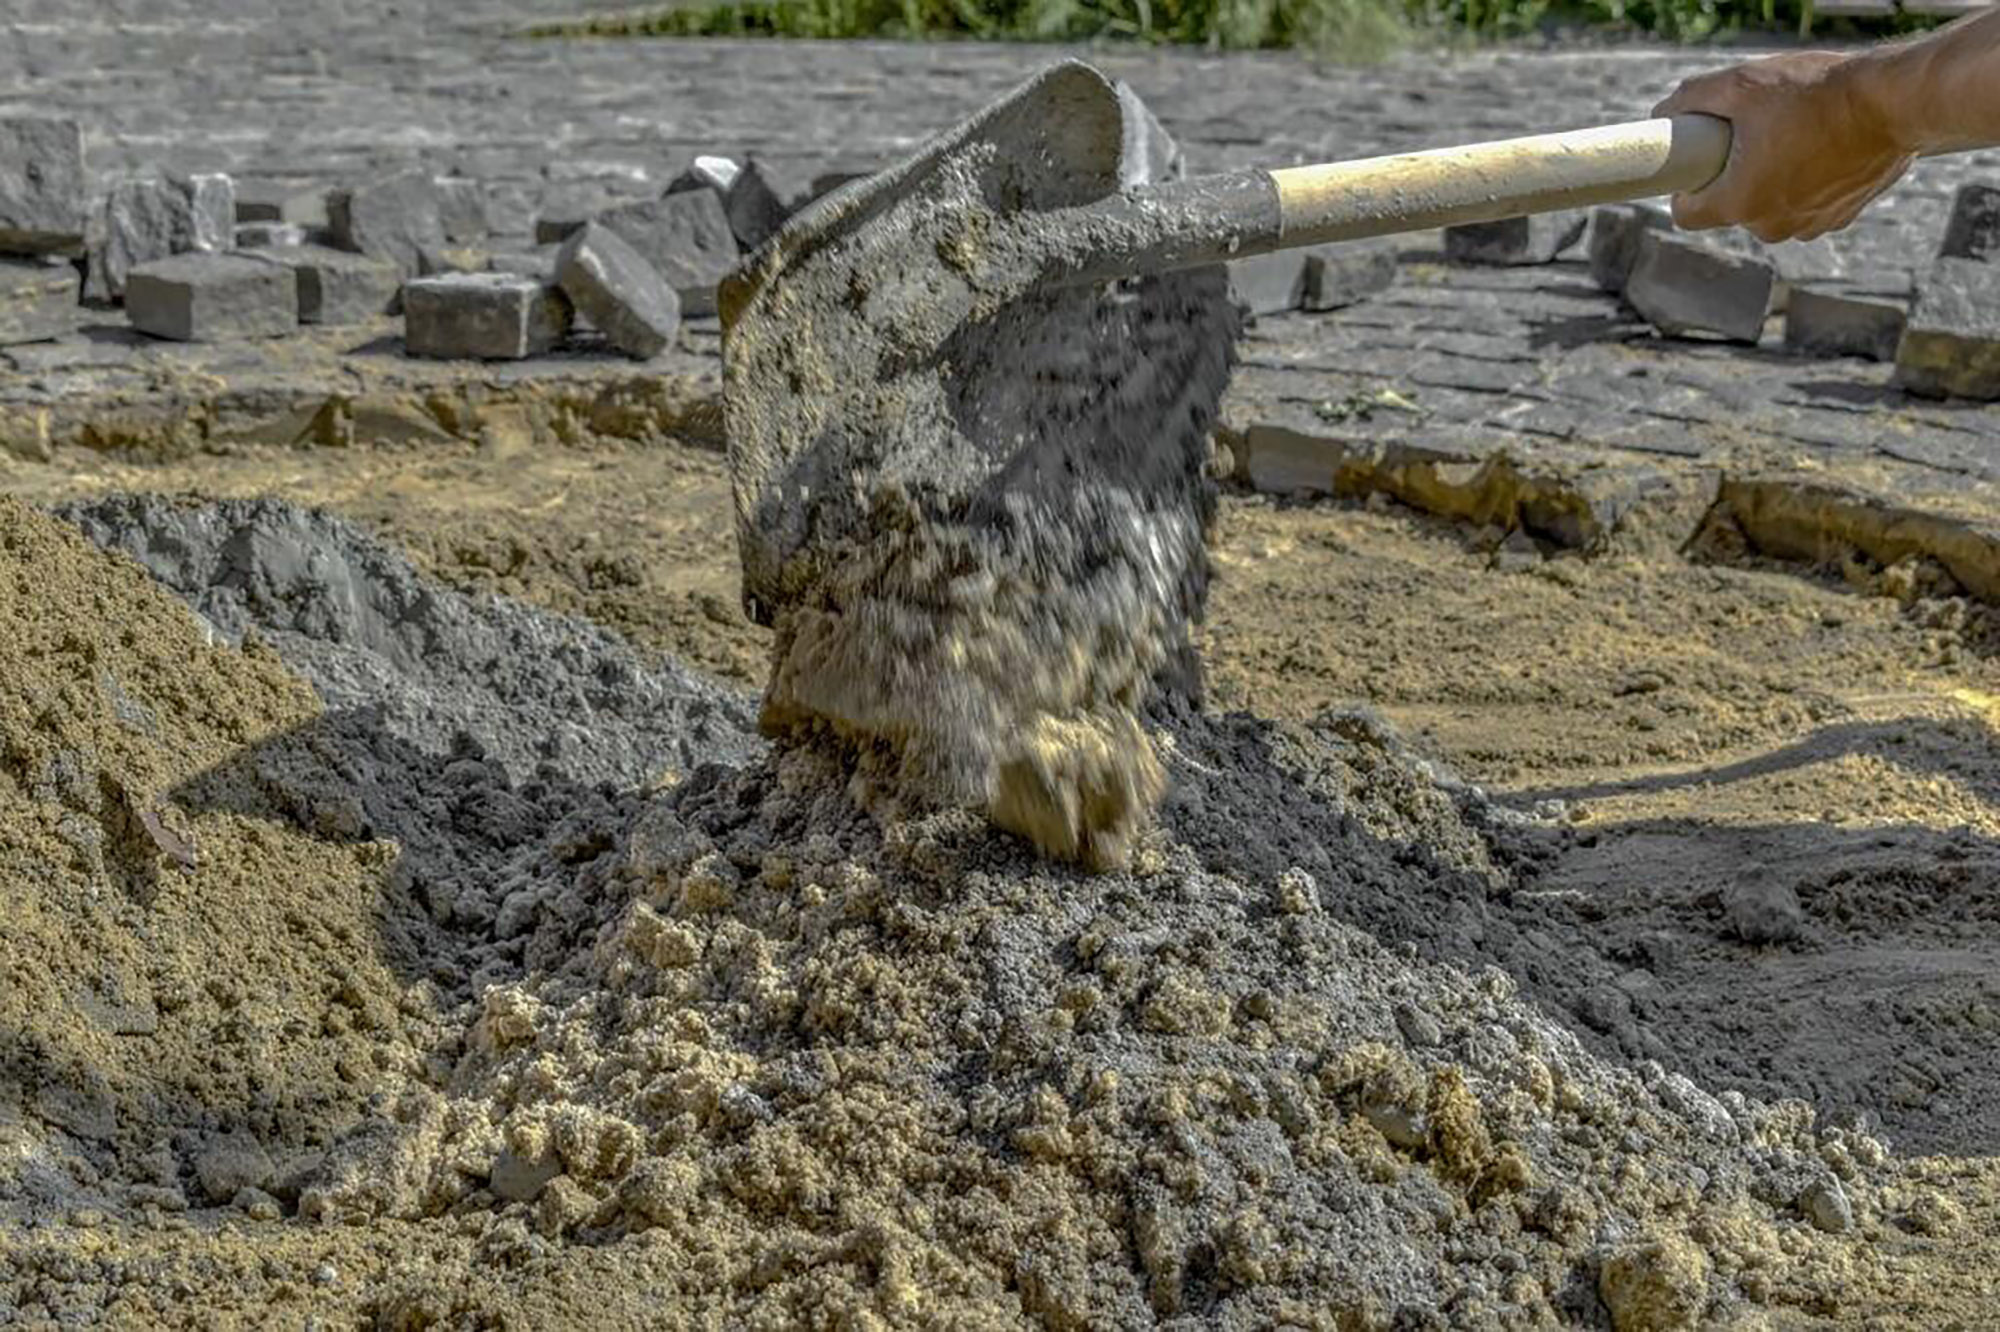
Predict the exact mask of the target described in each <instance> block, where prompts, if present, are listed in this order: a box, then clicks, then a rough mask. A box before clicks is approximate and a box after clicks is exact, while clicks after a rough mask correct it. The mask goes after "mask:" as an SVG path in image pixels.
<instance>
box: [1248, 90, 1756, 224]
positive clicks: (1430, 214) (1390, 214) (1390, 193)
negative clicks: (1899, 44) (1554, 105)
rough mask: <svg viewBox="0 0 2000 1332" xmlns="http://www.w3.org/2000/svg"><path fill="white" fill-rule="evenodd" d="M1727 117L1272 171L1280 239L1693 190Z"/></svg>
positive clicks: (1717, 163)
mask: <svg viewBox="0 0 2000 1332" xmlns="http://www.w3.org/2000/svg"><path fill="white" fill-rule="evenodd" d="M1730 138H1731V135H1730V127H1729V122H1728V121H1726V120H1719V119H1717V118H1715V117H1714V116H1702V115H1686V116H1675V117H1673V118H1672V119H1670V120H1668V119H1661V120H1639V121H1633V122H1631V123H1629V124H1624V125H1605V126H1601V127H1599V128H1595V129H1583V130H1571V131H1569V132H1567V133H1562V134H1539V135H1535V136H1533V137H1530V138H1525V139H1503V140H1500V141H1499V142H1496V143H1478V144H1471V145H1469V146H1466V147H1461V148H1436V149H1432V150H1430V151H1427V152H1419V153H1400V154H1396V155H1394V156H1390V157H1371V158H1365V159H1363V160H1361V161H1356V162H1332V163H1327V164H1325V165H1320V166H1300V167H1286V168H1283V169H1281V170H1277V171H1272V172H1271V173H1269V174H1270V177H1271V182H1272V184H1273V185H1274V186H1276V188H1277V192H1278V211H1279V221H1278V231H1279V242H1280V246H1279V247H1280V248H1286V249H1289V248H1291V247H1292V246H1295V245H1317V244H1320V243H1322V242H1325V241H1340V240H1359V239H1362V238H1363V237H1367V236H1383V235H1390V234H1393V233H1396V232H1403V231H1423V230H1429V229H1430V228H1432V227H1445V226H1454V225H1457V224H1460V223H1466V222H1495V221H1499V220H1500V219H1502V218H1509V217H1523V216H1526V215H1528V214H1530V213H1552V212H1556V211H1559V210H1561V209H1565V208H1581V207H1585V206H1587V205H1590V204H1602V203H1618V202H1622V201H1624V200H1627V199H1645V198H1650V197H1652V196H1654V195H1659V194H1678V193H1680V192H1682V191H1685V190H1698V189H1700V188H1701V187H1703V186H1704V185H1707V184H1708V183H1709V182H1710V181H1712V180H1714V179H1715V178H1716V177H1717V176H1719V175H1721V174H1722V169H1723V167H1724V166H1726V165H1727V164H1728V162H1729V146H1730Z"/></svg>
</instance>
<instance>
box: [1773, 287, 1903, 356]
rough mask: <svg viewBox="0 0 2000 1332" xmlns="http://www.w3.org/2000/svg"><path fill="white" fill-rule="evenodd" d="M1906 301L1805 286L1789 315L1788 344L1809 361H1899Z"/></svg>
mask: <svg viewBox="0 0 2000 1332" xmlns="http://www.w3.org/2000/svg"><path fill="white" fill-rule="evenodd" d="M1909 313H1910V302H1909V298H1908V297H1906V296H1895V295H1890V294H1887V293H1883V292H1875V291H1867V290H1864V289H1862V288H1858V287H1850V286H1803V287H1796V288H1794V289H1793V291H1792V299H1791V305H1790V308H1789V309H1787V311H1786V312H1785V345H1786V346H1787V347H1789V348H1791V349H1792V350H1793V351H1796V352H1800V353H1802V354H1804V355H1807V356H1861V357H1866V358H1867V359H1869V360H1871V361H1893V360H1895V359H1896V347H1897V344H1898V343H1900V342H1901V341H1902V339H1903V325H1904V324H1905V323H1906V322H1907V321H1908V319H1909Z"/></svg>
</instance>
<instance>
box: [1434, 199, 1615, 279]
mask: <svg viewBox="0 0 2000 1332" xmlns="http://www.w3.org/2000/svg"><path fill="white" fill-rule="evenodd" d="M1588 220H1589V219H1588V217H1587V216H1586V215H1585V214H1584V213H1581V212H1566V213H1537V214H1535V215H1534V216H1533V217H1509V218H1503V219H1502V220H1500V221H1498V222H1471V223H1467V224H1465V225H1463V226H1456V227H1446V228H1445V229H1444V257H1445V258H1446V259H1447V260H1449V261H1450V262H1452V263H1454V264H1485V265H1497V266H1501V267H1520V266H1523V265H1528V264H1550V263H1554V262H1555V260H1556V256H1557V255H1559V254H1561V253H1562V252H1563V251H1564V250H1567V249H1568V248H1569V247H1570V246H1572V245H1574V244H1576V242H1577V240H1578V239H1579V238H1581V237H1582V235H1583V228H1584V225H1585V223H1586V222H1587V221H1588Z"/></svg>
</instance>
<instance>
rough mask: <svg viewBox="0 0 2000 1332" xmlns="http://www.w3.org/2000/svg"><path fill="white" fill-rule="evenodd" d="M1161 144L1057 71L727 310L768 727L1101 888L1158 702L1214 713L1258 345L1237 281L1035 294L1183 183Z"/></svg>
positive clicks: (786, 248) (787, 235) (787, 247)
mask: <svg viewBox="0 0 2000 1332" xmlns="http://www.w3.org/2000/svg"><path fill="white" fill-rule="evenodd" d="M1148 127H1150V129H1151V132H1148ZM1149 142H1151V143H1155V144H1156V145H1158V144H1159V136H1158V134H1157V125H1156V123H1155V122H1153V121H1152V120H1151V117H1150V114H1149V113H1148V112H1147V111H1146V110H1145V108H1144V107H1143V106H1142V105H1140V103H1139V102H1138V99H1137V98H1136V96H1134V95H1131V94H1129V93H1127V94H1124V95H1121V94H1120V92H1119V91H1118V90H1117V89H1116V88H1115V87H1114V86H1113V85H1112V84H1110V83H1108V82H1106V81H1105V79H1104V78H1103V77H1102V76H1101V75H1099V74H1097V73H1096V72H1095V71H1093V70H1091V69H1089V68H1088V67H1086V66H1083V65H1079V64H1067V65H1060V66H1057V67H1055V68H1053V69H1051V70H1049V71H1047V72H1046V73H1044V74H1042V75H1039V76H1037V78H1035V79H1034V80H1032V81H1031V82H1030V83H1029V84H1027V85H1024V86H1023V88H1021V89H1019V90H1017V91H1016V92H1015V93H1014V94H1012V95H1011V96H1010V97H1009V98H1007V99H1004V100H1003V101H1001V102H999V103H997V104H996V105H995V106H994V107H993V108H991V109H989V110H987V111H985V112H982V113H981V114H980V115H979V116H977V117H975V118H974V119H972V120H971V121H968V122H967V123H966V124H964V125H962V126H960V127H959V128H957V129H955V130H953V131H951V132H949V133H947V134H945V135H942V136H940V137H939V138H938V139H937V140H936V141H934V142H933V143H931V144H929V145H927V146H926V147H925V148H924V150H922V151H921V152H919V153H918V154H917V155H916V156H914V157H913V158H911V159H910V161H909V162H907V163H904V164H902V165H900V166H898V167H896V168H894V169H892V170H891V171H888V172H885V173H884V174H883V175H882V176H881V177H878V178H876V179H874V180H871V181H868V182H866V183H864V184H861V185H857V186H852V187H850V188H849V189H847V190H845V191H842V192H839V193H836V194H834V195H832V196H830V197H829V198H827V199H824V200H822V201H820V202H819V203H816V204H814V205H812V206H811V207H809V208H808V209H807V210H806V211H805V212H804V213H803V214H801V215H800V216H799V217H798V218H795V219H794V220H793V221H792V222H791V223H790V224H788V226H787V228H786V230H785V231H784V232H781V233H780V235H779V236H778V238H777V240H776V242H775V243H774V244H772V245H771V246H769V247H767V248H766V249H764V250H763V251H760V252H759V254H758V255H757V256H756V257H754V258H753V259H752V260H750V261H749V263H748V264H747V265H746V268H745V271H744V273H742V274H739V275H738V276H737V277H735V278H733V279H732V285H731V288H730V289H729V290H726V291H725V293H724V298H723V305H724V310H725V324H726V327H727V333H726V336H725V343H724V355H723V363H724V385H725V390H724V391H725V397H724V410H725V414H726V416H727V420H728V435H729V449H730V465H731V471H732V473H733V475H734V479H735V483H736V507H737V515H738V526H737V537H738V543H739V546H740V548H741V550H742V554H743V570H744V591H745V599H746V602H747V603H748V604H749V605H750V606H751V607H752V610H753V614H754V615H756V616H757V617H758V618H760V619H763V620H765V621H766V622H768V623H770V624H771V625H772V626H773V628H774V630H775V634H776V644H775V647H774V650H773V662H774V665H773V670H772V674H771V680H770V685H769V688H768V690H767V692H766V695H765V703H764V711H763V719H762V720H763V724H764V726H765V728H766V729H767V730H769V731H770V732H772V733H773V734H779V735H784V734H794V733H799V732H801V731H805V730H811V729H822V730H831V731H833V732H834V733H836V734H839V735H841V736H843V737H846V738H848V739H850V740H852V741H854V742H857V743H859V744H862V745H868V746H874V747H877V748H881V749H884V750H887V751H890V752H891V753H893V755H894V766H893V772H888V771H885V776H893V778H894V779H895V780H894V786H895V787H896V792H895V793H894V795H893V796H889V797H888V798H897V799H901V800H902V801H903V802H904V803H906V804H907V803H910V799H911V797H914V798H915V801H916V803H917V804H918V805H919V806H921V805H922V804H926V803H935V802H937V801H938V799H939V798H942V801H943V802H944V803H957V804H963V803H971V804H973V805H976V806H979V807H981V808H984V809H985V810H986V811H987V812H988V813H989V814H990V816H991V817H992V818H993V819H994V821H995V822H996V823H998V824H1000V825H1001V826H1002V827H1005V828H1009V829H1012V830H1014V831H1016V832H1019V833H1021V834H1022V835H1024V836H1026V837H1028V838H1030V839H1031V840H1032V841H1034V842H1035V843H1036V845H1038V846H1039V847H1041V848H1042V849H1043V850H1044V851H1046V852H1047V853H1049V854H1051V855H1054V856H1058V857H1061V858H1064V859H1069V860H1076V861H1080V862H1082V863H1084V864H1086V865H1089V866H1091V867H1094V868H1101V869H1111V868H1120V869H1122V868H1125V867H1127V866H1129V864H1130V862H1131V856H1132V852H1133V849H1134V839H1135V838H1136V836H1137V835H1138V833H1139V831H1140V829H1141V828H1142V827H1143V826H1144V824H1145V822H1146V821H1147V819H1148V818H1149V817H1150V814H1151V812H1152V810H1153V808H1154V806H1155V805H1156V804H1157V803H1158V802H1159V799H1160V797H1161V794H1162V792H1163V790H1164V786H1165V770H1164V768H1163V767H1162V765H1161V763H1160V761H1159V759H1158V757H1157V756H1156V755H1155V754H1154V752H1153V749H1152V746H1151V743H1150V741H1149V740H1148V738H1147V735H1146V732H1145V729H1144V728H1143V726H1142V725H1141V724H1140V721H1139V715H1138V711H1139V709H1140V708H1141V707H1142V706H1143V704H1144V702H1145V700H1146V698H1147V696H1148V695H1149V693H1152V692H1153V691H1155V689H1156V687H1163V688H1164V690H1165V691H1166V692H1167V693H1173V694H1179V695H1181V696H1183V697H1193V696H1195V694H1196V692H1197V690H1196V682H1197V675H1198V671H1197V667H1196V665H1195V662H1194V654H1193V648H1192V646H1191V644H1190V641H1189V630H1190V626H1191V624H1192V623H1193V622H1194V621H1197V620H1198V619H1199V618H1200V615H1201V609H1202V605H1203V603H1204V600H1205V595H1206V589H1207V574H1208V557H1207V552H1206V550H1205V548H1204V545H1203V533H1204V528H1205V527H1206V525H1207V523H1208V521H1209V519H1210V518H1211V517H1212V514H1213V510H1214V487H1213V485H1212V483H1211V482H1210V481H1209V480H1208V478H1207V477H1206V475H1205V471H1204V468H1205V466H1206V464H1207V460H1208V457H1209V452H1210V448H1209V438H1210V434H1211V429H1212V426H1213V424H1214V421H1215V416H1216V410H1217V406H1218V404H1219V402H1220V400H1221V397H1222V392H1223V389H1224V387H1225V386H1226V384H1227V382H1228V377H1229V368H1230V365H1231V362H1232V359H1233V348H1234V346H1235V340H1236V333H1237V331H1238V317H1237V313H1236V311H1235V309H1234V307H1233V306H1232V304H1231V301H1230V295H1229V284H1228V277H1227V274H1226V273H1225V272H1224V270H1223V269H1221V268H1219V267H1216V266H1213V265H1210V266H1207V267H1203V268H1196V269H1192V270H1189V271H1187V272H1177V273H1169V274H1165V275H1161V276H1153V277H1147V278H1144V279H1141V280H1139V281H1136V282H1133V283H1130V284H1127V285H1125V286H1123V287H1111V288H1098V287H1093V286H1082V287H1046V286H1044V285H1043V280H1044V278H1045V276H1046V275H1047V274H1048V273H1050V272H1052V271H1056V270H1058V269H1061V268H1062V267H1063V265H1064V264H1066V263H1071V262H1073V261H1075V260H1076V259H1077V258H1078V256H1088V255H1091V254H1093V253H1095V252H1096V250H1097V248H1098V247H1100V246H1101V245H1102V244H1103V243H1104V242H1103V241H1102V240H1101V239H1099V238H1097V236H1096V233H1095V232H1094V231H1093V230H1092V227H1091V222H1092V219H1091V218H1090V216H1089V215H1088V214H1087V210H1084V209H1083V208H1081V207H1080V205H1084V204H1088V203H1091V202H1094V201H1097V200H1101V199H1104V198H1106V197H1107V196H1110V197H1114V198H1115V197H1117V195H1118V191H1119V189H1120V187H1121V186H1127V185H1138V184H1143V183H1145V182H1147V181H1149V180H1152V179H1154V178H1155V177H1156V176H1157V175H1158V174H1159V172H1160V171H1161V170H1163V168H1162V167H1161V166H1160V165H1159V164H1157V163H1155V162H1154V161H1152V160H1151V159H1150V158H1148V157H1147V156H1146V155H1145V153H1144V151H1143V146H1144V145H1145V144H1147V143H1149ZM1153 222H1154V224H1155V225H1161V224H1160V223H1159V222H1158V220H1157V219H1153ZM1098 228H1099V230H1102V229H1103V226H1102V224H1101V223H1099V224H1098ZM886 795H888V793H885V796H886Z"/></svg>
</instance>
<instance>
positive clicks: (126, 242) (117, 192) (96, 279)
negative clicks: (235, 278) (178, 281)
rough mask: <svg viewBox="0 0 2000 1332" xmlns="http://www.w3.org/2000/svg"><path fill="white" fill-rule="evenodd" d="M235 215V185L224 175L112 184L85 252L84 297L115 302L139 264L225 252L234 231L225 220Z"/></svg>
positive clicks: (138, 179) (140, 178)
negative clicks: (89, 245) (87, 260)
mask: <svg viewBox="0 0 2000 1332" xmlns="http://www.w3.org/2000/svg"><path fill="white" fill-rule="evenodd" d="M235 211H236V204H235V186H234V184H233V182H231V181H230V179H229V177H227V176H221V175H205V176H160V175H146V176H135V177H131V178H129V179H126V180H121V181H118V182H116V183H114V184H113V185H112V186H111V188H110V190H109V191H108V192H107V193H106V195H105V198H104V208H103V213H102V215H101V218H100V225H99V227H98V235H97V237H96V238H95V239H94V240H93V242H92V244H91V247H90V259H89V264H88V268H89V275H88V277H87V278H86V280H85V286H84V295H85V296H87V297H88V298H90V299H91V300H97V301H116V300H120V299H122V298H123V297H124V295H125V279H126V275H127V274H128V273H130V272H131V271H132V270H133V269H135V268H137V267H138V266H139V265H141V264H148V263H151V262H153V261H154V260H156V259H165V258H167V257H168V256H169V255H176V254H187V253H189V252H191V251H212V250H224V249H227V248H229V242H230V241H232V240H233V239H234V238H235V226H234V224H233V223H232V222H230V221H228V220H227V219H230V218H233V217H234V216H235Z"/></svg>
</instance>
